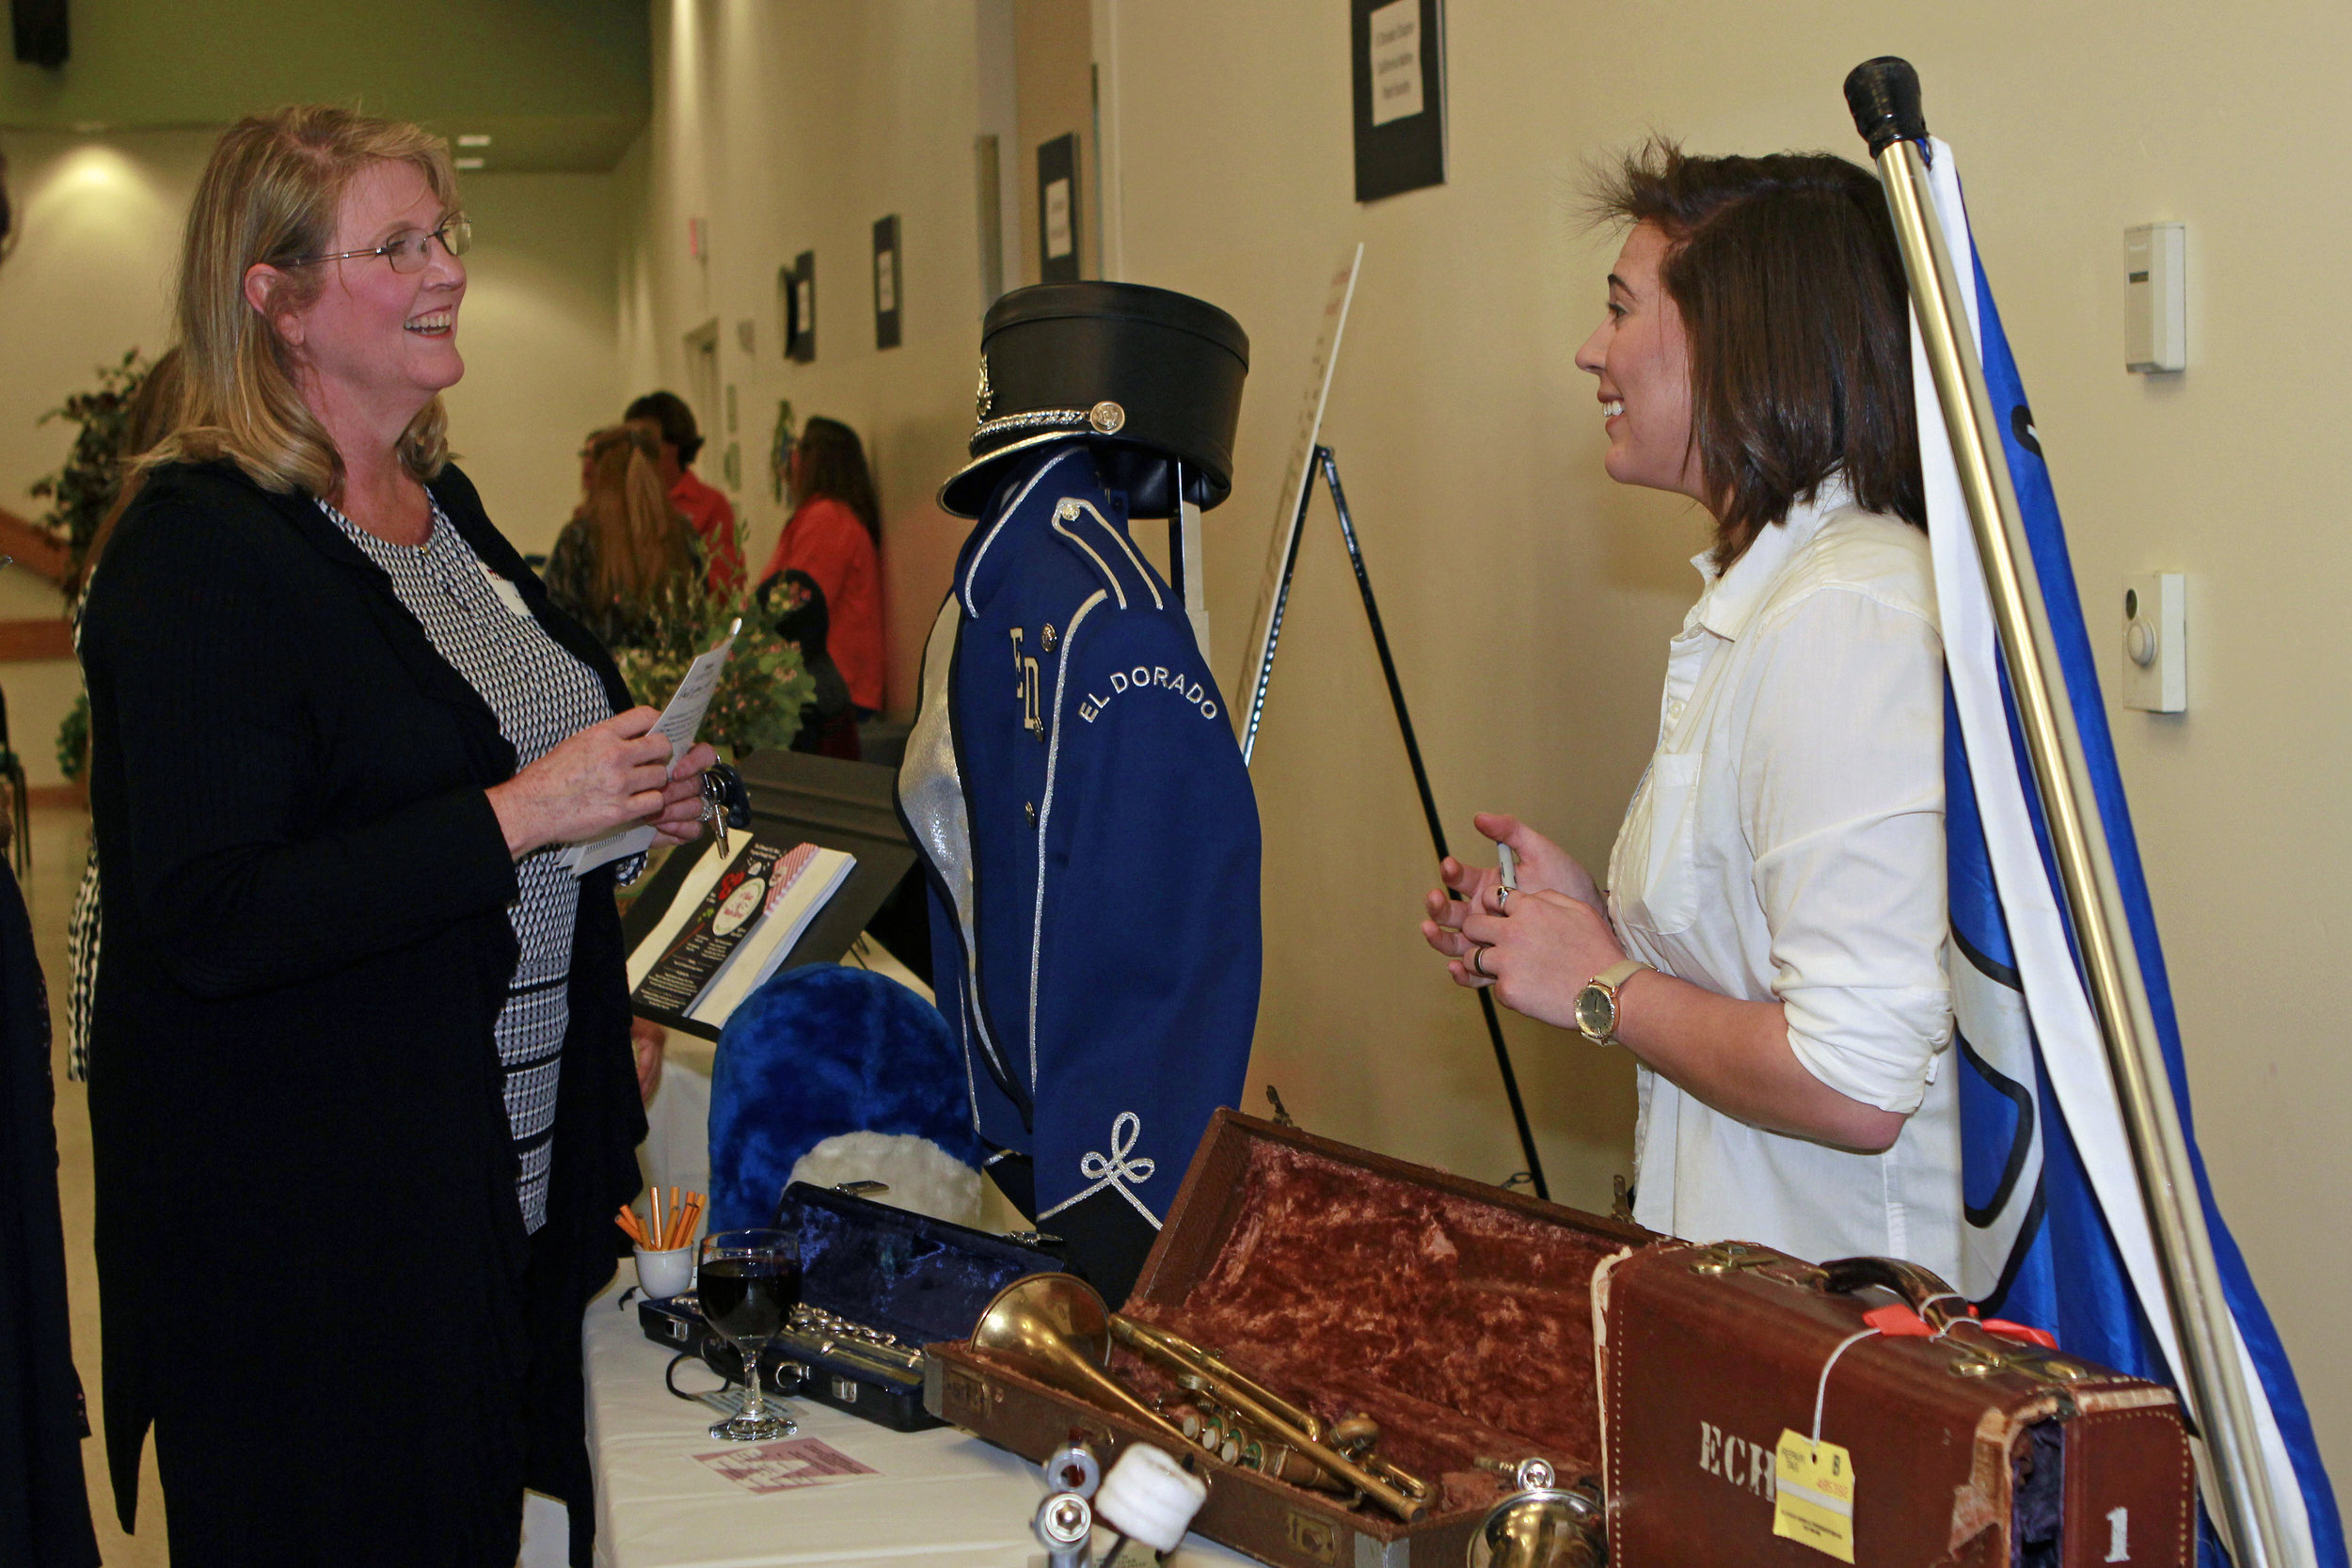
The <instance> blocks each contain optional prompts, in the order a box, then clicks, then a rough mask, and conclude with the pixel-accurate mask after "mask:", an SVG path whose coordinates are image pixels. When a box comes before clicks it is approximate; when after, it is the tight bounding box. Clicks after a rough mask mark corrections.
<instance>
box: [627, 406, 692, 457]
mask: <svg viewBox="0 0 2352 1568" xmlns="http://www.w3.org/2000/svg"><path fill="white" fill-rule="evenodd" d="M621 418H622V419H624V420H628V422H629V423H631V424H634V423H636V422H637V421H638V420H650V421H651V422H652V424H653V425H654V427H655V429H656V430H657V431H659V432H660V437H661V439H662V440H664V441H667V442H669V443H670V445H672V446H674V447H675V448H677V464H678V467H681V468H691V467H693V466H694V459H695V458H696V457H697V456H698V455H700V454H701V452H702V450H703V436H702V432H701V430H700V429H699V428H697V427H696V425H695V423H694V411H693V410H692V409H691V408H689V407H687V406H686V400H685V399H684V398H682V397H680V396H678V395H677V394H676V393H675V392H647V393H646V394H645V395H644V397H642V398H639V399H638V400H637V401H636V402H634V403H632V404H629V405H628V412H627V413H625V414H623V415H622V416H621Z"/></svg>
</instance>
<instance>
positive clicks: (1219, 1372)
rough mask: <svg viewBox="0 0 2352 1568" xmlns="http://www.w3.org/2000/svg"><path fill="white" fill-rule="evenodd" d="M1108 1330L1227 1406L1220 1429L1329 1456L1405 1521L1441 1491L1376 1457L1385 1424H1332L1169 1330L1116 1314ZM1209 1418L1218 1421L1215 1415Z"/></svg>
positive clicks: (1364, 1420) (1340, 1471) (1357, 1418)
mask: <svg viewBox="0 0 2352 1568" xmlns="http://www.w3.org/2000/svg"><path fill="white" fill-rule="evenodd" d="M1110 1327H1111V1333H1112V1335H1113V1336H1114V1337H1116V1338H1118V1340H1119V1342H1120V1344H1122V1345H1125V1346H1126V1347H1127V1348H1128V1349H1130V1350H1132V1351H1134V1352H1135V1353H1136V1354H1137V1355H1140V1356H1142V1357H1144V1358H1145V1359H1147V1360H1151V1361H1156V1362H1158V1363H1159V1364H1160V1366H1161V1367H1163V1368H1164V1369H1166V1370H1168V1372H1169V1373H1170V1374H1171V1375H1172V1376H1173V1377H1174V1378H1175V1380H1176V1386H1178V1387H1180V1388H1182V1389H1184V1391H1185V1392H1186V1393H1189V1394H1195V1395H1198V1396H1200V1397H1201V1398H1203V1399H1205V1400H1207V1401H1210V1402H1213V1403H1215V1404H1218V1405H1222V1406H1223V1407H1224V1409H1225V1411H1226V1418H1225V1419H1224V1422H1223V1425H1224V1426H1225V1427H1226V1429H1227V1430H1228V1431H1229V1432H1230V1431H1231V1430H1232V1428H1233V1427H1234V1426H1235V1425H1236V1424H1237V1423H1236V1421H1235V1419H1234V1418H1238V1424H1239V1425H1240V1426H1242V1427H1243V1428H1245V1429H1247V1428H1248V1427H1253V1426H1254V1427H1256V1428H1258V1429H1260V1430H1261V1431H1264V1432H1267V1433H1272V1434H1274V1435H1275V1436H1276V1437H1277V1438H1279V1440H1281V1441H1283V1442H1285V1443H1289V1444H1293V1445H1295V1446H1296V1447H1297V1448H1299V1449H1302V1450H1304V1451H1305V1452H1306V1453H1308V1454H1309V1455H1311V1456H1312V1457H1313V1458H1315V1459H1316V1460H1317V1461H1318V1462H1321V1461H1323V1460H1324V1457H1325V1455H1326V1454H1328V1455H1330V1456H1333V1457H1336V1458H1337V1459H1338V1460H1340V1461H1343V1463H1342V1464H1340V1465H1329V1464H1325V1465H1324V1467H1325V1468H1326V1469H1328V1470H1331V1471H1332V1472H1333V1474H1334V1475H1335V1477H1336V1478H1337V1479H1338V1480H1341V1481H1344V1482H1346V1483H1347V1484H1348V1485H1350V1486H1353V1487H1354V1488H1355V1489H1357V1490H1358V1491H1360V1492H1362V1493H1363V1494H1364V1495H1365V1496H1367V1497H1371V1498H1373V1499H1374V1500H1375V1502H1378V1503H1379V1504H1380V1505H1381V1506H1382V1507H1384V1508H1386V1509H1388V1510H1389V1511H1390V1512H1391V1513H1395V1514H1396V1515H1397V1516H1398V1517H1399V1518H1401V1519H1406V1520H1410V1519H1412V1518H1414V1517H1416V1516H1418V1515H1419V1514H1420V1513H1422V1511H1423V1510H1425V1509H1426V1508H1427V1507H1428V1506H1429V1504H1430V1503H1432V1502H1434V1501H1435V1500H1436V1497H1437V1494H1436V1489H1435V1488H1433V1487H1432V1486H1431V1485H1430V1484H1429V1483H1428V1482H1427V1481H1422V1479H1421V1478H1420V1477H1418V1476H1415V1475H1413V1474H1411V1473H1410V1472H1408V1471H1406V1470H1405V1469H1404V1468H1402V1467H1401V1466H1398V1465H1392V1464H1391V1463H1390V1462H1389V1461H1388V1460H1387V1459H1385V1458H1383V1457H1381V1455H1380V1454H1379V1453H1378V1452H1377V1451H1375V1450H1376V1449H1377V1446H1378V1444H1379V1442H1380V1423H1379V1422H1377V1421H1375V1420H1374V1419H1373V1418H1371V1417H1369V1416H1366V1415H1362V1414H1357V1415H1352V1416H1343V1417H1341V1418H1339V1419H1338V1420H1336V1421H1328V1422H1327V1421H1325V1420H1324V1419H1323V1418H1321V1417H1320V1416H1317V1415H1316V1414H1314V1412H1312V1411H1311V1410H1307V1409H1303V1408H1301V1407H1300V1406H1298V1405H1296V1404H1294V1403H1292V1402H1290V1401H1288V1400H1286V1399H1284V1398H1282V1397H1281V1396H1280V1395H1279V1394H1277V1393H1275V1392H1274V1391H1273V1390H1272V1389H1270V1388H1268V1387H1266V1386H1264V1385H1263V1384H1262V1383H1259V1382H1258V1381H1257V1380H1256V1379H1254V1378H1252V1377H1250V1376H1249V1375H1248V1373H1246V1372H1243V1371H1240V1370H1236V1369H1234V1368H1233V1367H1232V1366H1230V1365H1229V1364H1227V1362H1226V1361H1225V1358H1224V1357H1222V1356H1220V1355H1218V1354H1216V1352H1215V1351H1213V1350H1206V1349H1203V1348H1202V1347H1201V1346H1200V1345H1197V1344H1194V1343H1193V1342H1192V1341H1191V1340H1189V1339H1187V1338H1184V1336H1183V1335H1181V1334H1177V1333H1175V1332H1173V1331H1172V1330H1169V1329H1165V1328H1159V1327H1156V1326H1154V1325H1153V1324H1151V1323H1139V1322H1137V1321H1136V1319H1134V1318H1130V1317H1127V1316H1125V1315H1124V1314H1123V1313H1122V1314H1114V1315H1113V1316H1112V1318H1111V1320H1110ZM1209 1419H1211V1420H1215V1419H1216V1417H1215V1416H1214V1415H1212V1416H1211V1417H1210V1418H1209ZM1204 1446H1205V1444H1204ZM1356 1472H1360V1474H1359V1473H1356ZM1286 1479H1287V1478H1286ZM1391 1495H1392V1497H1393V1500H1391ZM1407 1505H1411V1508H1410V1512H1406V1508H1407Z"/></svg>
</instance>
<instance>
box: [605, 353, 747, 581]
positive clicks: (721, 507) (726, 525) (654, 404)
mask: <svg viewBox="0 0 2352 1568" xmlns="http://www.w3.org/2000/svg"><path fill="white" fill-rule="evenodd" d="M622 418H623V419H625V420H628V422H629V423H631V424H639V423H642V424H644V426H645V427H646V428H647V429H648V430H650V431H652V432H653V434H654V436H655V438H656V439H657V440H659V441H660V443H661V463H660V473H661V483H662V485H663V487H664V488H665V489H667V490H668V491H669V493H670V504H671V505H672V506H675V507H676V508H677V509H678V510H679V511H680V512H682V513H684V514H685V515H686V520H687V521H688V522H690V523H691V524H693V525H694V532H695V534H696V535H697V536H698V537H699V538H700V539H701V540H702V542H703V559H704V560H705V561H706V562H709V569H710V591H711V592H712V593H713V594H728V595H730V596H731V595H733V594H738V593H740V592H741V591H742V588H743V550H742V546H739V544H738V543H737V542H736V538H735V508H734V507H733V506H732V505H730V504H729V503H728V501H727V498H726V497H725V496H724V495H723V494H721V493H720V492H719V491H718V490H716V489H714V488H712V487H711V486H710V485H707V484H705V483H703V482H702V481H701V480H699V479H697V478H695V477H694V471H693V463H694V456H695V454H696V453H697V452H700V451H702V450H703V436H702V430H701V428H700V427H699V426H697V425H696V424H695V423H694V411H693V410H692V409H691V408H689V407H687V406H686V400H685V399H684V398H682V397H679V396H678V395H677V394H676V393H675V392H647V393H646V394H645V395H644V397H642V398H639V399H638V400H637V401H636V402H635V403H632V404H629V405H628V413H627V414H624V415H623V416H622Z"/></svg>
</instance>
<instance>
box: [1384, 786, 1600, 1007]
mask: <svg viewBox="0 0 2352 1568" xmlns="http://www.w3.org/2000/svg"><path fill="white" fill-rule="evenodd" d="M1472 821H1473V822H1474V823H1475V824H1476V825H1477V828H1478V831H1479V832H1482V833H1484V834H1486V837H1488V838H1490V839H1492V840H1493V841H1494V842H1495V843H1497V844H1507V845H1509V846H1510V847H1511V851H1512V853H1513V854H1515V855H1517V856H1518V893H1516V894H1514V895H1512V896H1513V897H1514V898H1517V897H1518V896H1520V895H1529V896H1533V895H1535V894H1538V893H1550V894H1556V895H1565V897H1567V898H1569V899H1571V900H1573V901H1574V902H1577V903H1580V904H1585V905H1589V906H1590V907H1591V908H1592V909H1593V910H1594V911H1600V910H1601V908H1602V900H1601V896H1600V890H1599V889H1598V888H1597V887H1596V886H1594V884H1593V879H1592V874H1591V873H1590V872H1587V871H1586V870H1585V869H1584V867H1583V866H1582V865H1581V864H1579V863H1577V859H1576V857H1575V856H1574V855H1571V854H1569V853H1568V852H1567V851H1566V850H1565V849H1563V848H1561V847H1560V846H1558V845H1557V844H1554V843H1552V842H1551V840H1549V839H1548V838H1546V837H1545V836H1544V835H1543V834H1541V833H1539V832H1536V831H1535V830H1534V829H1533V828H1531V827H1529V826H1528V825H1527V824H1526V823H1524V822H1521V821H1520V820H1519V819H1518V817H1516V816H1504V815H1503V814H1502V813H1500V812H1488V811H1482V812H1480V813H1479V814H1478V815H1477V816H1475V817H1474V818H1472ZM1438 876H1440V877H1442V878H1443V879H1445V886H1444V887H1437V888H1431V889H1430V890H1429V895H1428V897H1427V898H1425V899H1424V900H1422V915H1423V917H1424V918H1423V919H1422V923H1421V931H1422V937H1424V938H1425V939H1427V941H1428V942H1429V945H1430V946H1432V947H1434V948H1436V949H1437V950H1438V952H1440V953H1442V954H1444V955H1445V956H1446V957H1447V958H1467V957H1468V956H1469V954H1470V946H1471V943H1470V942H1465V941H1464V940H1463V939H1462V936H1461V926H1462V921H1463V920H1464V919H1465V918H1466V917H1467V916H1469V915H1470V913H1471V911H1475V910H1478V909H1480V908H1484V907H1491V906H1487V905H1486V897H1487V895H1489V894H1490V893H1492V892H1493V891H1494V890H1495V889H1496V888H1497V887H1499V886H1500V885H1501V884H1502V873H1501V871H1499V870H1498V869H1496V868H1495V867H1493V866H1486V865H1482V866H1468V865H1464V864H1463V863H1461V862H1460V861H1457V860H1455V859H1454V857H1453V856H1451V855H1448V856H1447V857H1446V858H1445V859H1444V861H1443V862H1441V863H1439V864H1438ZM1449 894H1450V896H1449ZM1601 925H1602V927H1604V928H1606V927H1607V926H1608V919H1607V917H1606V915H1603V916H1602V919H1601ZM1601 967H1602V968H1604V969H1605V968H1607V967H1608V966H1607V965H1606V964H1604V965H1602V966H1601ZM1594 973H1595V974H1598V973H1599V971H1598V970H1596V971H1594ZM1455 977H1456V978H1457V979H1458V978H1460V976H1459V975H1458V974H1457V975H1456V976H1455ZM1583 978H1584V979H1590V978H1591V975H1586V976H1584V977H1583ZM1470 984H1473V985H1483V984H1485V982H1484V981H1481V980H1479V979H1478V978H1477V977H1476V976H1475V975H1473V976H1471V978H1470ZM1577 984H1578V985H1580V986H1581V985H1582V984H1583V979H1580V980H1579V981H1578V982H1577ZM1497 994H1498V995H1500V994H1501V993H1500V992H1498V993H1497Z"/></svg>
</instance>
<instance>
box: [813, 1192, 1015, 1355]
mask: <svg viewBox="0 0 2352 1568" xmlns="http://www.w3.org/2000/svg"><path fill="white" fill-rule="evenodd" d="M781 1213H782V1215H783V1217H784V1218H785V1219H786V1220H787V1223H790V1224H794V1225H797V1227H798V1228H799V1230H800V1237H801V1299H802V1300H803V1301H804V1302H806V1303H807V1304H808V1305H809V1306H811V1307H821V1308H822V1309H824V1310H825V1311H828V1312H832V1313H834V1314H836V1315H837V1316H840V1317H844V1318H849V1319H851V1320H853V1321H855V1322H857V1323H865V1324H866V1325H867V1326H868V1327H871V1328H879V1329H882V1330H883V1331H885V1332H887V1333H891V1334H895V1335H897V1336H898V1338H899V1339H900V1340H901V1341H902V1342H904V1343H907V1344H912V1345H926V1344H930V1343H932V1342H934V1341H936V1340H940V1339H962V1338H969V1337H970V1336H971V1333H972V1330H973V1327H974V1325H976V1324H977V1323H978V1322H979V1321H980V1313H981V1312H982V1311H983V1310H985V1309H986V1307H987V1306H988V1304H989V1303H990V1302H991V1301H992V1300H993V1299H994V1298H995V1295H996V1292H997V1291H1001V1290H1003V1289H1004V1288H1005V1287H1006V1286H1007V1285H1009V1284H1011V1283H1012V1282H1013V1281H1014V1280H1016V1279H1018V1278H1020V1277H1021V1276H1022V1275H1029V1274H1044V1273H1050V1272H1052V1271H1054V1270H1057V1269H1058V1268H1059V1267H1060V1266H1061V1265H1060V1264H1059V1263H1057V1261H1056V1260H1055V1259H1054V1258H1053V1257H1052V1256H1051V1255H1050V1254H1048V1253H1044V1252H1041V1251H1039V1250H1037V1249H1036V1248H1034V1247H1025V1246H1021V1245H1019V1244H1018V1243H1012V1242H1008V1241H1006V1240H1005V1239H1004V1238H1003V1237H1001V1236H994V1235H991V1234H990V1233H989V1232H987V1231H985V1230H972V1229H968V1228H966V1227H963V1226H961V1225H950V1224H948V1223H947V1222H946V1221H945V1220H935V1219H932V1218H930V1217H929V1216H928V1215H924V1214H911V1213H909V1212H906V1211H905V1210H903V1209H893V1208H891V1207H890V1206H889V1205H887V1204H882V1203H875V1202H873V1201H871V1200H870V1199H867V1198H862V1197H851V1196H849V1195H848V1194H846V1193H836V1192H834V1191H833V1190H831V1189H830V1188H825V1187H817V1186H811V1185H810V1184H809V1183H807V1182H805V1181H795V1182H793V1183H792V1185H791V1186H789V1187H787V1188H786V1189H785V1194H784V1203H783V1206H782V1210H781Z"/></svg>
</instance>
